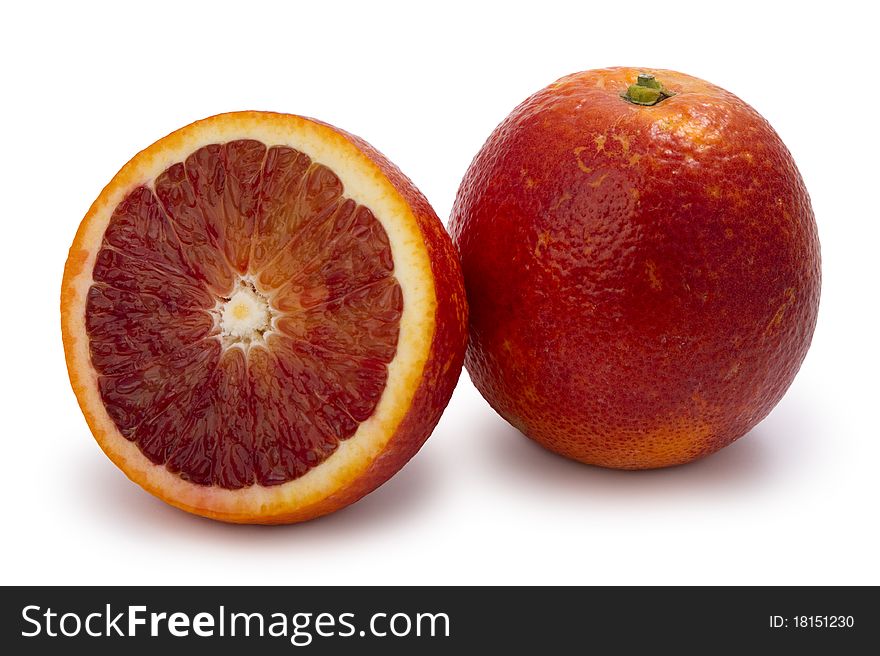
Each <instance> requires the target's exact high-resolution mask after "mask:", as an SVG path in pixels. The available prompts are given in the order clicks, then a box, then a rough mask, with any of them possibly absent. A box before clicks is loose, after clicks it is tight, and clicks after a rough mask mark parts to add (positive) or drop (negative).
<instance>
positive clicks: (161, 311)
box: [61, 112, 466, 523]
mask: <svg viewBox="0 0 880 656" xmlns="http://www.w3.org/2000/svg"><path fill="white" fill-rule="evenodd" d="M61 319H62V331H63V336H64V349H65V353H66V357H67V365H68V370H69V373H70V380H71V383H72V384H73V389H74V391H75V392H76V395H77V398H78V400H79V403H80V406H81V408H82V410H83V413H84V414H85V417H86V419H87V421H88V423H89V426H90V427H91V429H92V432H93V433H94V435H95V438H96V439H97V441H98V443H99V444H100V445H101V447H102V448H103V449H104V451H105V452H106V454H107V455H108V456H109V457H110V458H111V459H112V460H113V462H115V463H116V464H117V465H118V466H119V467H120V468H121V469H122V470H123V471H124V472H125V473H126V474H127V475H128V476H129V478H131V479H132V480H133V481H135V482H136V483H139V484H140V485H142V486H143V487H144V488H145V489H147V490H148V491H149V492H152V493H153V494H155V495H156V496H158V497H160V498H162V499H164V500H165V501H167V502H168V503H171V504H173V505H175V506H177V507H179V508H182V509H184V510H187V511H190V512H193V513H196V514H199V515H204V516H206V517H212V518H215V519H221V520H226V521H231V522H252V523H282V522H295V521H301V520H306V519H310V518H312V517H316V516H319V515H323V514H326V513H328V512H331V511H333V510H335V509H337V508H340V507H342V506H345V505H347V504H350V503H352V502H354V501H356V500H357V499H359V498H360V497H362V496H363V495H364V494H366V493H368V492H370V491H371V490H373V489H374V488H376V487H377V486H378V485H380V484H382V483H383V482H384V481H385V480H387V479H388V478H389V477H391V476H392V475H393V474H394V473H395V472H396V471H397V470H398V469H400V467H402V466H403V465H404V464H405V463H406V461H407V460H408V459H409V458H410V457H411V456H412V455H413V454H415V452H416V451H417V450H418V449H419V447H420V446H421V445H422V443H423V442H424V440H425V439H426V438H427V436H428V434H429V433H430V432H431V430H432V429H433V427H434V425H435V424H436V423H437V420H438V419H439V417H440V413H441V412H442V411H443V408H444V407H445V406H446V403H447V402H448V400H449V396H450V395H451V393H452V389H453V387H454V386H455V382H456V380H457V378H458V375H459V372H460V369H461V361H462V358H463V355H464V346H465V339H466V328H465V327H466V304H465V298H464V289H463V283H462V279H461V271H460V267H459V264H458V260H457V257H456V256H455V251H454V248H453V246H452V242H451V241H450V239H449V237H448V235H447V234H446V233H445V232H444V230H443V227H442V225H441V223H440V221H439V220H438V219H437V216H436V215H435V214H434V212H433V210H432V209H431V207H430V206H429V205H428V203H427V201H426V200H425V199H424V197H423V196H422V195H421V194H420V193H419V192H418V190H417V189H416V188H415V187H414V186H413V184H412V183H411V182H410V181H409V179H407V178H406V177H405V176H404V175H402V174H401V173H400V171H398V170H397V168H395V167H394V166H393V165H392V164H391V163H390V162H388V160H386V159H385V158H384V157H383V156H382V155H380V154H379V153H378V152H376V151H375V150H374V149H373V148H372V147H370V146H369V145H368V144H366V143H365V142H363V141H362V140H360V139H358V138H357V137H354V136H352V135H350V134H347V133H345V132H343V131H341V130H337V129H336V128H333V127H331V126H329V125H326V124H324V123H320V122H318V121H314V120H311V119H306V118H301V117H298V116H291V115H283V114H271V113H263V112H239V113H232V114H223V115H220V116H215V117H212V118H209V119H205V120H203V121H199V122H197V123H194V124H192V125H189V126H187V127H185V128H183V129H181V130H178V131H177V132H174V133H173V134H171V135H169V136H167V137H165V138H164V139H161V140H160V141H158V142H157V143H155V144H153V145H152V146H150V147H149V148H147V149H146V150H144V151H143V152H141V153H140V154H138V155H137V156H135V158H134V159H132V160H131V161H130V162H129V163H128V164H126V165H125V166H124V167H123V168H122V170H121V171H120V172H119V173H118V174H117V175H116V177H114V178H113V180H112V181H111V182H110V184H109V185H108V186H107V187H106V188H105V189H104V191H103V192H102V193H101V195H100V196H99V197H98V199H97V200H96V201H95V203H94V204H93V205H92V207H91V209H90V210H89V212H88V214H87V215H86V217H85V219H83V221H82V224H81V225H80V228H79V231H78V232H77V235H76V239H75V240H74V242H73V246H72V247H71V249H70V256H69V258H68V260H67V266H66V267H65V270H64V281H63V285H62V294H61Z"/></svg>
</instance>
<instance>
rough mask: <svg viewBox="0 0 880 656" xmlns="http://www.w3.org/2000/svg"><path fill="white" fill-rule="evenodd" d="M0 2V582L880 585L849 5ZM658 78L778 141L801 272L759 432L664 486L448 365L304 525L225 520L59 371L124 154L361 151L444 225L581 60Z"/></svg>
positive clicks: (871, 100) (872, 209)
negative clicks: (348, 482) (371, 458)
mask: <svg viewBox="0 0 880 656" xmlns="http://www.w3.org/2000/svg"><path fill="white" fill-rule="evenodd" d="M823 5H824V8H814V7H812V6H810V5H808V4H805V3H797V4H791V5H790V6H789V7H785V6H777V4H776V3H769V2H761V3H746V2H737V3H725V5H724V7H725V9H723V10H720V9H719V10H716V9H714V8H713V7H714V4H713V3H708V2H694V3H679V4H676V3H656V2H655V3H637V2H625V3H624V2H612V3H602V4H599V5H592V4H591V3H588V2H584V1H583V0H579V1H577V2H571V3H560V2H551V1H549V0H540V1H534V0H533V1H532V2H529V3H522V4H518V3H514V2H503V3H497V4H496V3H492V4H490V3H478V2H476V1H474V0H472V1H470V2H451V1H449V0H445V1H444V2H439V3H436V4H435V5H433V6H431V7H428V6H425V7H423V6H422V4H421V3H400V4H387V3H382V4H380V3H366V2H364V3H351V4H348V3H342V2H332V3H330V2H321V1H316V2H313V3H311V4H310V5H308V4H302V5H299V3H278V4H268V3H267V4H263V3H259V2H253V1H252V2H230V3H225V2H211V3H204V4H200V3H190V2H180V1H176V2H157V1H153V2H141V3H108V4H106V5H93V4H88V3H81V2H71V3H58V4H56V5H44V4H42V3H37V2H32V3H24V2H21V3H5V4H4V6H3V9H2V10H0V11H2V16H0V32H2V34H0V55H2V61H3V73H2V77H0V85H2V86H0V88H2V95H3V101H2V105H0V117H2V128H3V137H2V138H3V145H2V151H0V181H2V182H0V184H2V192H3V193H2V217H0V230H2V242H0V243H2V246H3V250H2V253H3V255H2V266H3V271H4V272H5V280H4V282H3V285H2V292H0V294H2V295H0V312H2V321H0V344H2V347H3V358H2V373H0V392H2V394H0V403H2V412H0V440H2V452H0V458H2V460H0V462H2V464H0V485H2V497H0V498H2V504H3V505H2V515H3V517H2V521H3V525H4V528H3V537H2V540H0V582H2V583H3V584H7V583H22V584H36V583H43V584H48V583H113V584H153V583H169V584H170V583H187V584H190V583H191V584H196V583H206V584H207V583H216V584H223V583H233V584H246V583H250V584H274V583H284V584H342V583H382V584H396V583H405V584H429V583H437V584H453V583H456V584H458V583H462V584H465V583H477V584H484V583H498V584H508V583H510V584H513V583H529V584H532V583H553V584H567V583H579V584H594V583H595V584H598V583H603V584H637V583H638V584H655V583H682V584H684V583H696V584H702V583H707V584H708V583H712V584H720V583H728V584H740V583H762V584H781V583H791V584H808V583H820V584H828V583H844V584H861V583H872V584H878V583H880V568H878V559H877V553H878V539H877V538H878V510H877V508H878V500H880V499H878V466H880V430H878V421H877V407H878V403H880V399H878V392H880V389H878V384H877V371H878V366H877V365H878V347H877V343H878V310H877V306H878V296H877V284H876V283H877V277H878V276H877V262H878V251H877V249H878V247H880V246H878V245H880V228H878V224H880V222H878V219H880V216H878V214H880V212H878V207H880V204H878V201H877V190H878V165H877V162H878V159H877V157H878V153H880V139H878V128H877V118H878V112H880V109H878V107H880V105H878V102H880V97H878V89H880V80H878V74H877V67H878V64H880V62H878V57H877V50H876V45H875V42H876V33H875V30H876V23H875V22H874V21H873V20H869V17H868V16H867V15H866V13H867V12H866V10H865V9H861V8H860V7H869V6H870V3H852V4H849V3H845V2H835V3H823ZM611 65H632V66H646V67H664V68H673V69H678V70H681V71H683V72H686V73H690V74H692V75H696V76H699V77H702V78H705V79H708V80H710V81H712V82H715V83H716V84H719V85H721V86H723V87H725V88H727V89H729V90H731V91H733V92H734V93H736V94H737V95H739V96H740V97H742V98H743V99H745V100H746V101H748V102H750V103H751V104H752V105H754V106H755V107H756V108H757V109H758V110H759V111H760V112H761V113H763V114H764V116H765V117H767V119H769V121H770V122H771V123H772V124H773V125H774V126H775V127H776V129H777V131H778V132H779V133H780V135H781V136H782V138H783V140H784V141H785V142H786V143H787V145H788V146H789V148H790V149H791V151H792V153H793V154H794V157H795V159H796V161H797V163H798V165H799V167H800V170H801V173H802V174H803V177H804V179H805V180H806V183H807V187H808V189H809V191H810V193H811V195H812V199H813V204H814V208H815V212H816V216H817V219H818V223H819V232H820V238H821V241H822V249H823V251H822V252H823V258H824V285H823V291H822V305H821V311H820V315H819V325H818V329H817V331H816V335H815V340H814V343H813V348H812V350H811V352H810V354H809V355H808V357H807V360H806V362H805V364H804V366H803V369H802V370H801V372H800V375H799V376H798V378H797V379H796V381H795V383H794V385H793V386H792V388H791V389H790V391H789V392H788V394H787V395H786V397H785V398H784V399H783V401H782V402H781V403H780V404H779V406H778V407H777V408H776V410H775V411H774V412H773V413H772V414H771V415H770V417H769V418H768V419H767V420H766V421H764V422H763V423H762V424H761V425H759V426H758V427H757V428H756V429H755V430H754V431H752V433H750V434H749V435H747V436H746V437H744V438H743V439H741V440H740V441H739V442H737V443H735V444H734V445H732V446H731V447H729V448H727V449H725V450H723V451H722V452H720V453H718V454H716V455H714V456H711V457H709V458H708V459H705V460H703V461H700V462H697V463H695V464H692V465H687V466H684V467H680V468H677V469H672V470H666V471H655V472H643V473H623V472H613V471H605V470H601V469H596V468H591V467H587V466H583V465H579V464H576V463H573V462H569V461H566V460H563V459H561V458H559V457H557V456H554V455H551V454H550V453H548V452H545V451H543V450H542V449H540V448H539V447H537V446H534V445H533V444H532V443H531V442H529V441H527V440H526V439H524V438H522V437H521V436H519V434H517V433H516V431H514V430H513V429H512V428H509V427H508V426H507V424H505V422H504V421H503V420H501V419H500V418H499V417H498V416H496V415H495V414H494V413H493V411H492V410H491V409H490V408H489V407H488V405H486V404H485V403H484V402H483V400H482V398H481V397H480V396H479V394H478V393H477V392H476V391H475V390H474V388H473V387H472V385H471V383H470V381H469V380H468V378H467V375H466V374H464V375H463V376H462V380H461V382H460V384H459V386H458V389H457V391H456V393H455V395H454V396H453V398H452V401H451V403H450V405H449V408H448V410H447V412H446V413H445V415H444V416H443V419H442V420H441V422H440V424H439V426H438V427H437V429H436V431H435V433H434V435H433V436H432V437H431V438H430V439H429V441H428V443H427V444H426V445H425V447H424V448H423V449H422V451H421V452H420V453H419V454H418V455H417V456H416V457H415V458H414V459H413V461H411V462H410V464H409V465H408V466H406V467H405V468H404V469H403V470H402V471H401V472H400V473H399V474H398V475H397V476H396V477H395V478H393V479H392V480H391V481H390V482H388V483H387V484H386V485H385V486H383V487H382V488H380V489H379V490H378V491H376V492H375V493H373V494H372V495H370V496H369V497H367V498H365V499H364V500H362V501H361V502H359V503H357V504H356V505H354V506H352V507H350V508H348V509H346V510H343V511H341V512H338V513H336V514H335V515H333V516H330V517H327V518H324V519H320V520H317V521H314V522H310V523H307V524H302V525H296V526H288V527H280V528H265V527H241V526H228V525H223V524H219V523H215V522H211V521H209V520H203V519H199V518H196V517H193V516H189V515H187V514H185V513H182V512H180V511H177V510H174V509H172V508H171V507H169V506H166V505H164V504H163V503H162V502H160V501H157V500H155V499H153V498H152V497H151V496H149V495H148V494H147V493H145V492H143V491H142V490H141V489H140V488H138V487H137V486H135V485H133V484H132V483H130V482H128V480H127V479H126V478H125V476H124V475H123V474H122V473H121V472H120V471H118V470H117V469H116V468H115V467H114V466H113V465H112V464H111V463H110V461H109V460H108V459H107V458H106V457H105V456H104V455H103V454H102V453H101V451H100V450H99V448H98V446H97V445H96V443H95V442H94V440H93V439H92V437H91V435H90V433H89V431H88V428H87V426H86V424H85V421H84V420H83V418H82V415H81V414H80V411H79V409H78V407H77V404H76V401H75V398H74V395H73V393H72V392H71V390H70V386H69V384H68V380H67V374H66V371H65V367H64V358H63V352H62V347H61V337H60V329H59V318H58V296H59V289H60V282H61V274H62V269H63V265H64V260H65V258H66V256H67V249H68V247H69V245H70V242H71V240H72V238H73V235H74V232H75V231H76V227H77V225H78V223H79V220H80V218H81V217H82V216H83V215H84V214H85V212H86V210H87V209H88V207H89V205H90V204H91V202H92V200H93V199H94V198H95V197H96V196H97V194H98V193H99V192H100V190H101V188H102V187H103V185H104V184H105V183H106V182H108V181H109V180H110V178H111V177H112V176H113V174H114V173H115V172H116V171H117V170H118V168H119V167H120V166H121V165H122V164H124V163H125V162H126V161H127V160H128V159H129V158H130V157H131V156H132V155H133V154H134V153H135V152H137V151H138V150H140V149H141V148H143V147H145V146H147V145H149V144H150V143H152V142H153V141H155V140H156V139H158V138H159V137H162V136H163V135H165V134H167V133H168V132H170V131H172V130H174V129H176V128H178V127H180V126H182V125H184V124H186V123H189V122H191V121H193V120H195V119H198V118H202V117H205V116H208V115H211V114H216V113H218V112H222V111H229V110H236V109H268V110H276V111H284V112H292V113H299V114H305V115H310V116H315V117H318V118H321V119H323V120H326V121H329V122H331V123H334V124H336V125H338V126H340V127H343V128H345V129H347V130H349V131H351V132H354V133H356V134H359V135H361V136H362V137H364V138H365V139H367V140H368V141H370V142H371V143H373V144H374V145H375V146H376V147H378V148H379V149H380V150H382V151H384V152H385V154H387V155H388V156H389V157H390V158H391V159H392V160H393V161H395V162H396V163H397V164H398V165H399V166H400V167H401V168H402V169H403V170H404V171H405V172H406V173H407V174H408V175H409V176H410V177H411V178H412V179H413V180H414V181H415V182H416V184H417V185H418V186H419V187H420V188H421V190H422V191H423V192H424V193H425V194H426V196H427V197H428V198H429V199H430V201H431V202H432V203H433V205H434V208H435V209H436V210H437V213H438V214H439V215H440V216H441V217H442V218H444V220H445V219H446V218H447V217H448V216H449V211H450V208H451V206H452V201H453V198H454V196H455V191H456V188H457V186H458V183H459V181H460V180H461V176H462V175H463V173H464V171H465V169H466V167H467V166H468V164H469V162H470V160H471V158H472V157H473V155H474V154H475V153H476V151H477V150H478V148H479V147H480V146H481V145H482V143H483V141H484V140H485V138H486V137H487V136H488V135H489V133H490V131H491V130H492V129H493V128H494V127H495V125H496V124H497V123H498V122H500V121H501V120H502V119H503V118H504V117H505V116H506V115H507V113H508V112H509V111H510V110H511V109H512V108H513V107H514V106H515V105H516V104H517V103H519V102H520V101H521V100H523V99H524V98H525V97H526V96H528V95H529V94H531V93H533V92H534V91H536V90H538V89H539V88H541V87H543V86H545V85H546V84H549V83H550V82H552V81H554V80H555V79H556V78H558V77H560V76H562V75H564V74H567V73H570V72H574V71H577V70H583V69H589V68H599V67H603V66H611Z"/></svg>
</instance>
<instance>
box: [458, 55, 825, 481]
mask: <svg viewBox="0 0 880 656" xmlns="http://www.w3.org/2000/svg"><path fill="white" fill-rule="evenodd" d="M645 70H646V69H636V68H613V69H605V70H597V71H587V72H583V73H576V74H574V75H571V76H568V77H565V78H562V79H561V80H559V81H558V82H556V83H555V84H553V85H550V86H549V87H547V88H545V89H543V90H541V91H539V92H538V93H536V94H535V95H533V96H532V97H530V98H529V99H527V100H526V101H525V102H523V103H522V104H521V105H520V106H519V107H517V108H516V109H515V110H514V111H513V112H512V113H511V114H510V116H508V117H507V119H506V120H505V121H504V122H503V123H502V124H501V125H500V126H499V127H498V128H497V129H496V130H495V131H494V132H493V134H492V135H491V136H490V137H489V139H488V141H487V142H486V144H485V145H484V146H483V148H482V150H481V151H480V152H479V153H478V154H477V156H476V158H475V159H474V161H473V163H472V164H471V166H470V168H469V170H468V171H467V173H466V175H465V177H464V180H463V182H462V184H461V187H460V189H459V192H458V196H457V199H456V202H455V206H454V208H453V213H452V220H451V232H452V235H453V241H454V242H455V243H456V246H457V247H458V249H459V252H460V254H461V259H462V267H463V271H464V275H465V285H466V288H467V296H468V301H469V305H470V314H471V318H470V336H471V340H470V346H469V348H468V352H467V356H466V359H465V364H466V367H467V369H468V372H469V373H470V376H471V379H472V380H473V382H474V383H475V385H476V386H477V387H478V388H479V390H480V391H481V393H482V394H483V396H485V397H486V399H487V400H488V401H489V403H490V404H491V405H492V407H493V408H495V410H496V411H498V413H499V414H501V416H503V417H504V418H505V419H507V421H509V422H510V423H511V424H513V425H514V426H516V427H517V428H519V429H520V430H521V431H522V432H523V433H525V434H526V435H527V436H529V437H531V438H532V439H534V440H536V441H537V442H539V443H540V444H542V445H543V446H545V447H547V448H549V449H551V450H553V451H556V452H558V453H560V454H562V455H564V456H567V457H570V458H574V459H576V460H580V461H583V462H586V463H591V464H596V465H601V466H605V467H614V468H621V469H647V468H654V467H664V466H670V465H677V464H681V463H685V462H688V461H691V460H694V459H696V458H699V457H701V456H705V455H707V454H709V453H712V452H714V451H717V450H718V449H720V448H722V447H724V446H726V445H727V444H730V443H731V442H733V441H734V440H736V439H737V438H739V437H741V436H742V435H744V434H745V433H746V432H748V431H749V430H750V429H751V428H752V427H753V426H755V425H756V424H757V423H758V422H759V421H761V420H762V419H763V418H764V417H765V416H766V415H767V414H768V413H769V412H770V410H771V409H772V408H773V407H774V406H775V405H776V404H777V402H778V401H779V400H780V398H781V397H782V395H783V394H784V393H785V391H786V389H787V388H788V387H789V385H790V384H791V382H792V380H793V379H794V376H795V374H796V373H797V371H798V369H799V367H800V365H801V362H802V361H803V359H804V356H805V355H806V352H807V349H808V347H809V344H810V340H811V337H812V334H813V330H814V327H815V323H816V314H817V310H818V303H819V288H820V257H819V242H818V238H817V233H816V224H815V220H814V217H813V212H812V209H811V206H810V200H809V196H808V195H807V191H806V189H805V187H804V184H803V181H802V179H801V176H800V174H799V173H798V170H797V168H796V166H795V164H794V161H793V160H792V158H791V155H790V153H789V152H788V150H787V149H786V147H785V145H784V144H783V143H782V141H781V140H780V139H779V137H778V135H777V134H776V133H775V131H774V130H773V128H772V127H771V126H770V125H769V123H767V121H766V120H764V119H763V118H762V117H761V116H760V115H759V114H758V113H757V112H756V111H755V110H754V109H752V108H751V107H750V106H749V105H747V104H746V103H744V102H743V101H741V100H740V99H739V98H737V97H736V96H734V95H733V94H731V93H729V92H727V91H725V90H723V89H721V88H719V87H717V86H714V85H711V84H709V83H707V82H704V81H702V80H699V79H696V78H693V77H690V76H687V75H683V74H681V73H676V72H674V71H664V70H655V69H647V72H652V73H654V74H655V75H656V77H657V79H658V80H659V81H660V82H662V83H663V84H664V85H665V86H666V87H667V88H668V89H670V90H671V91H674V92H675V93H676V95H674V96H672V97H671V98H668V99H666V100H663V101H662V102H660V103H659V104H657V105H655V106H652V107H642V106H636V105H633V104H630V103H628V102H626V101H624V100H623V99H622V98H621V97H620V93H621V92H622V91H625V90H626V88H627V86H628V85H630V84H632V83H634V82H635V79H636V76H637V74H638V73H639V72H641V71H645Z"/></svg>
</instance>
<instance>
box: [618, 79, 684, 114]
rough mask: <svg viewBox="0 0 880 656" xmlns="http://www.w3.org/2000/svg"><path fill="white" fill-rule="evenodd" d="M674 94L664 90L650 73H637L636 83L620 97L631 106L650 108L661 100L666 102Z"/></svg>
mask: <svg viewBox="0 0 880 656" xmlns="http://www.w3.org/2000/svg"><path fill="white" fill-rule="evenodd" d="M674 95H675V94H674V93H673V92H672V91H669V90H668V89H666V88H665V87H664V86H663V85H662V84H660V82H659V81H658V80H657V78H655V77H654V76H653V75H652V74H651V73H639V75H638V77H637V78H636V83H635V84H631V85H630V86H629V88H627V90H626V91H624V92H623V93H621V94H620V97H621V98H623V99H624V100H625V101H627V102H629V103H632V104H633V105H644V106H646V107H650V106H651V105H656V104H657V103H659V102H660V101H661V100H666V99H667V98H669V97H670V96H674Z"/></svg>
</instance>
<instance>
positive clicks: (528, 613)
mask: <svg viewBox="0 0 880 656" xmlns="http://www.w3.org/2000/svg"><path fill="white" fill-rule="evenodd" d="M878 611H880V604H878V601H877V590H876V589H875V588H840V587H824V588H823V587H800V588H799V587H791V588H746V587H740V588H710V587H706V588H701V587H675V588H640V587H630V588H608V587H604V588H603V587H598V588H583V587H579V588H548V587H531V588H524V587H515V588H513V587H511V588H452V587H440V588H424V587H412V588H365V587H358V588H346V587H339V588H316V587H301V588H298V587H273V588H256V587H243V588H234V587H216V588H211V587H207V588H205V587H200V588H187V587H179V588H173V587H155V588H149V587H148V588H125V587H75V588H55V587H45V588H41V587H22V588H14V587H13V588H3V589H2V606H0V613H2V615H0V622H2V637H0V641H2V642H0V646H2V647H3V648H4V652H5V653H7V654H42V653H65V652H66V650H68V649H72V650H73V649H75V650H79V649H83V650H88V652H84V653H89V654H97V655H100V654H119V653H126V654H139V653H154V651H155V650H156V649H161V650H162V654H163V656H164V655H165V654H177V653H180V654H193V653H203V652H202V651H201V650H206V651H207V650H210V651H211V652H216V651H218V650H219V651H220V652H221V653H223V652H225V651H226V649H225V647H227V646H228V648H229V650H230V651H232V650H236V651H242V650H254V651H253V652H244V651H242V653H257V650H258V652H259V653H260V654H261V655H262V654H290V653H297V652H305V653H310V654H339V653H349V652H354V651H355V650H362V649H365V648H366V649H368V650H369V651H370V652H372V651H373V650H381V651H382V652H383V653H385V654H412V653H419V654H448V653H451V650H453V649H461V648H468V647H477V646H490V647H491V648H492V649H493V651H495V650H503V649H511V650H515V652H516V653H525V652H526V651H527V650H532V649H534V650H537V652H536V653H554V652H553V651H548V650H559V651H558V653H563V650H564V653H575V652H584V653H587V652H590V651H595V650H596V648H598V647H601V648H602V650H603V651H607V650H609V649H610V650H611V653H629V652H631V651H632V650H634V649H636V648H638V649H659V648H674V649H675V650H676V653H714V652H716V651H727V650H729V649H731V648H735V647H742V648H754V647H767V648H795V647H802V646H808V647H809V648H811V649H812V650H818V649H828V650H834V651H833V652H831V653H854V652H853V651H850V650H852V649H855V647H856V646H857V645H861V646H863V645H867V644H876V641H877V640H878V638H880V630H878ZM8 647H12V650H11V651H10V650H9V649H8ZM121 650H122V651H121ZM194 650H196V651H194ZM415 650H418V651H415ZM573 650H574V651H573Z"/></svg>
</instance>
